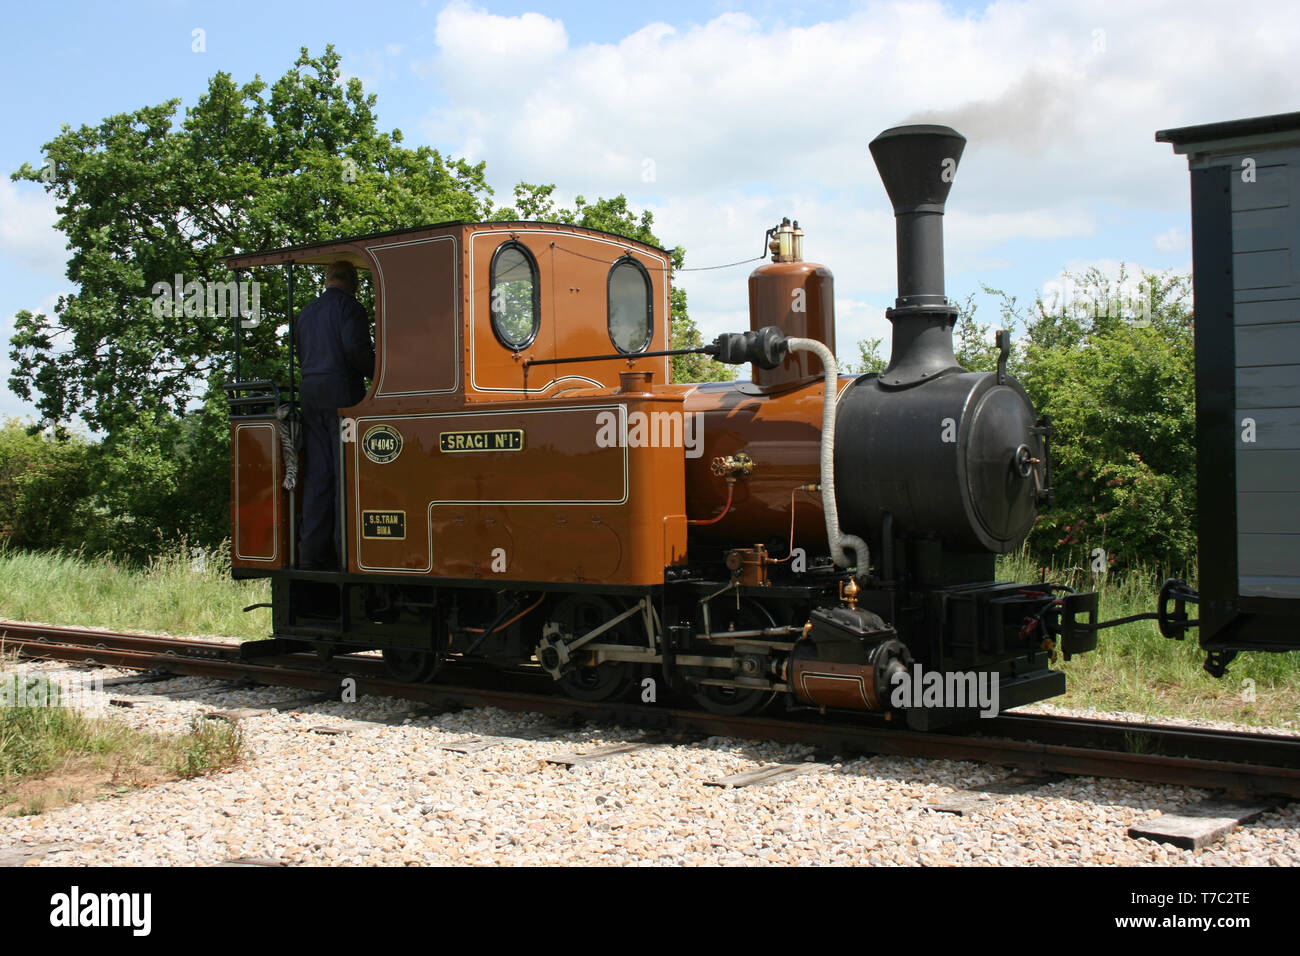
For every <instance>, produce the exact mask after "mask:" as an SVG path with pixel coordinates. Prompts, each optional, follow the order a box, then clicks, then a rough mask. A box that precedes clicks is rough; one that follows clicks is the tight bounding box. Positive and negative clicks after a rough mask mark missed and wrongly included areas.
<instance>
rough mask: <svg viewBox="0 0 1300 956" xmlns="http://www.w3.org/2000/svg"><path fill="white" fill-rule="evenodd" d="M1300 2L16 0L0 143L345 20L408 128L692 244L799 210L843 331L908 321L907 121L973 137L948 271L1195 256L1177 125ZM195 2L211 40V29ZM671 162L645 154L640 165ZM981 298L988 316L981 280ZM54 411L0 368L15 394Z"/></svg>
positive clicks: (730, 257)
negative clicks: (895, 315)
mask: <svg viewBox="0 0 1300 956" xmlns="http://www.w3.org/2000/svg"><path fill="white" fill-rule="evenodd" d="M1298 19H1300V17H1298V15H1297V14H1296V13H1295V12H1292V11H1290V10H1288V9H1285V8H1283V7H1282V6H1280V5H1275V4H1264V5H1260V6H1258V7H1257V8H1256V7H1253V6H1252V5H1251V4H1248V3H1239V4H1234V5H1233V7H1232V9H1231V10H1230V11H1225V9H1224V8H1223V7H1222V5H1219V4H1213V3H1209V2H1196V0H1182V2H1162V0H1157V2H1153V3H1147V4H1132V3H1119V2H1097V3H1091V4H1077V3H1076V4H1066V3H1050V2H1049V3H1042V2H1039V3H1016V2H1001V3H994V4H985V3H948V4H940V3H911V2H892V3H886V2H881V3H818V2H813V3H799V4H777V3H755V4H751V3H716V2H713V3H711V2H708V0H705V2H696V3H682V2H662V3H655V4H654V5H651V6H646V5H635V4H581V3H560V2H554V0H537V2H507V3H501V2H483V3H466V2H461V0H457V2H452V3H448V2H443V0H426V2H400V3H398V2H394V3H389V2H382V0H374V2H370V3H366V4H363V5H358V4H355V3H348V4H344V3H331V2H319V3H311V4H294V3H275V2H265V0H264V2H260V3H248V2H223V3H220V4H214V3H187V2H158V3H129V2H128V3H121V4H114V5H108V4H92V3H73V4H65V5H62V6H58V7H55V6H40V5H30V6H27V7H17V8H13V9H11V10H10V11H9V12H8V14H7V20H8V24H7V25H8V27H9V29H8V31H7V39H6V41H5V46H6V49H5V55H4V57H3V58H0V81H2V83H0V89H2V90H3V94H0V95H3V98H4V107H5V110H4V116H5V135H4V137H3V140H0V166H3V169H4V171H5V172H6V173H8V172H10V171H12V170H13V169H15V168H17V167H18V166H19V165H21V163H23V162H24V161H31V162H33V163H39V161H40V158H41V157H40V148H41V145H42V144H43V143H44V142H46V141H47V140H48V139H50V138H51V137H52V136H54V135H56V134H57V132H58V130H59V127H60V125H61V124H63V123H67V124H70V125H73V126H78V125H81V124H83V123H90V124H93V123H96V122H98V121H99V120H100V119H102V118H103V117H105V116H107V115H110V114H112V113H117V112H122V111H127V110H132V109H136V108H139V107H141V106H145V105H154V104H157V103H160V102H162V101H164V100H166V99H169V98H172V97H180V98H181V99H182V100H183V102H184V104H186V105H189V104H192V103H193V102H194V101H195V99H196V97H197V96H198V95H199V94H200V92H201V91H202V90H203V89H204V88H205V86H206V83H207V80H208V78H209V77H210V76H211V75H212V74H214V73H216V72H217V71H219V70H222V71H226V72H229V73H231V74H233V76H234V77H235V79H236V81H238V82H244V81H247V80H248V79H250V78H251V77H252V76H253V75H254V74H261V76H262V77H263V79H267V80H273V79H275V78H276V77H278V76H280V75H281V74H282V73H284V72H285V70H286V69H287V68H288V67H289V66H290V64H291V63H292V62H293V60H294V58H295V56H296V54H297V51H298V49H299V48H300V47H302V46H307V47H308V48H310V49H311V50H312V52H314V53H316V52H320V51H321V50H323V48H324V46H325V44H326V43H333V44H335V46H336V47H337V49H338V50H339V52H340V53H341V54H342V56H343V67H344V70H345V71H346V73H347V74H349V75H355V76H358V77H360V78H361V79H362V80H363V82H364V83H365V86H366V88H367V90H368V91H370V92H374V93H376V94H377V95H378V113H379V120H380V123H381V125H382V126H383V127H384V128H394V127H396V128H400V129H401V130H402V131H403V133H404V134H405V136H406V142H407V145H418V144H423V143H427V144H429V145H432V146H434V147H436V148H438V149H440V150H442V151H443V152H445V153H449V154H452V155H464V156H467V157H469V158H471V159H473V160H475V161H478V160H486V161H487V171H488V176H489V180H490V182H491V183H492V184H493V186H494V188H496V190H497V198H498V199H499V200H500V201H502V202H508V200H509V198H510V189H511V186H512V185H513V184H514V183H515V182H517V181H519V180H520V179H526V180H528V181H532V182H553V183H555V184H556V185H557V192H558V194H559V196H560V197H561V199H562V200H570V199H571V198H572V197H573V196H575V195H577V194H583V195H585V196H587V197H588V198H592V197H595V196H602V195H604V196H608V195H614V194H616V193H619V192H622V193H625V194H626V195H627V196H628V198H629V199H630V200H631V201H632V203H633V205H635V206H637V207H640V208H649V209H651V210H653V211H654V212H655V216H656V230H657V232H658V234H659V235H660V237H661V238H662V239H663V240H664V241H665V242H666V243H667V244H669V245H675V244H681V245H683V246H685V247H686V249H687V252H688V259H687V263H686V264H687V266H705V265H712V264H715V263H722V262H730V261H734V260H737V259H744V258H749V257H750V256H752V255H754V254H755V251H756V250H757V249H758V248H759V246H760V242H761V237H762V231H763V230H764V229H765V228H767V227H768V226H769V225H772V224H773V223H774V222H776V221H778V220H779V219H780V218H781V217H782V216H783V215H789V216H792V217H794V218H798V219H799V220H800V221H801V224H802V226H803V227H804V228H805V230H806V231H807V233H808V239H807V255H808V257H809V258H811V259H815V260H817V261H820V262H823V263H825V264H826V265H827V266H829V267H830V268H831V270H832V271H833V272H834V273H835V276H836V306H837V315H838V326H839V334H838V347H839V352H840V354H841V356H844V357H846V358H847V357H853V356H854V355H855V354H856V349H855V348H854V343H855V342H856V341H857V340H858V339H860V338H862V337H864V336H867V335H884V336H885V337H886V339H887V338H888V324H887V322H886V321H885V320H884V317H883V309H884V308H885V307H886V306H888V305H890V304H891V303H892V299H893V296H894V291H895V290H894V288H893V281H894V261H893V229H892V222H891V216H890V212H889V209H888V206H887V204H886V201H885V196H884V191H883V189H882V188H881V186H880V183H879V179H878V177H877V175H876V171H875V168H874V166H873V165H872V163H871V160H870V156H869V154H868V152H867V149H866V145H867V143H868V142H869V141H870V139H871V138H872V137H874V136H875V135H876V134H877V133H878V132H880V131H881V130H883V129H885V128H887V127H889V126H892V125H897V124H898V123H901V122H909V121H918V120H921V121H926V122H946V123H949V124H950V125H953V126H954V127H956V128H957V129H958V130H959V131H960V132H962V133H964V134H965V135H966V136H967V137H968V140H969V143H968V146H967V149H966V154H965V156H964V158H963V160H962V166H961V171H960V172H959V173H958V176H957V182H956V185H955V186H954V189H953V193H952V196H951V199H950V202H949V219H948V224H947V225H948V228H947V232H948V292H949V294H950V295H956V296H961V295H964V294H965V293H966V292H969V291H973V290H975V289H977V288H978V285H979V283H980V282H985V283H988V284H990V285H993V286H996V287H1000V288H1003V289H1006V290H1007V291H1009V292H1011V293H1013V294H1015V295H1017V296H1018V297H1019V298H1020V299H1021V300H1022V301H1031V300H1032V299H1033V297H1034V295H1035V293H1036V291H1039V290H1042V289H1043V288H1044V287H1045V285H1046V284H1049V283H1052V282H1053V281H1055V280H1057V279H1058V278H1059V275H1060V273H1061V271H1062V270H1063V269H1065V268H1070V269H1080V268H1083V267H1085V266H1086V265H1088V264H1094V263H1096V264H1099V265H1101V266H1102V267H1104V268H1107V269H1111V270H1113V269H1114V268H1115V267H1116V266H1117V264H1118V263H1119V262H1120V261H1125V262H1128V263H1130V264H1131V265H1133V266H1141V267H1146V268H1149V269H1155V270H1174V271H1183V272H1185V271H1188V270H1190V258H1191V254H1190V245H1189V233H1190V225H1189V212H1188V203H1187V193H1188V189H1187V173H1186V162H1185V160H1184V159H1183V158H1182V157H1178V156H1175V155H1174V154H1173V152H1172V150H1171V149H1170V148H1169V147H1168V146H1166V145H1161V144H1156V143H1155V142H1154V140H1153V134H1154V132H1155V130H1157V129H1160V128H1164V127H1169V126H1179V125H1186V124H1189V123H1197V122H1209V121H1214V120H1222V119H1231V118H1236V117H1241V116H1254V115H1261V114H1266V113H1275V112H1284V111H1287V110H1292V109H1296V108H1297V102H1296V99H1295V95H1294V91H1295V88H1296V84H1295V81H1294V79H1293V76H1294V70H1293V67H1292V65H1291V60H1292V56H1293V54H1294V51H1293V50H1292V49H1290V48H1288V42H1289V41H1293V40H1294V38H1295V37H1297V36H1300V29H1297V26H1300V23H1298V22H1297V21H1298ZM195 29H202V30H203V31H204V42H205V45H206V50H205V51H204V52H201V53H196V52H194V51H193V49H192V46H193V38H192V31H193V30H195ZM647 161H650V162H651V163H652V166H653V169H654V170H655V175H654V177H653V179H652V180H647V178H646V177H645V176H644V175H643V170H644V169H645V168H646V165H645V164H646V162H647ZM54 218H55V216H54V212H53V204H52V202H51V201H50V200H49V199H48V198H47V197H46V196H44V194H43V193H42V192H41V190H40V189H39V188H37V187H36V186H34V185H32V184H26V183H10V182H9V181H8V179H7V176H6V177H5V178H4V180H3V181H0V335H3V338H4V339H5V344H4V348H3V352H4V353H5V354H4V355H3V356H0V376H2V377H3V378H5V379H7V377H8V368H9V362H8V358H7V352H8V344H7V341H8V337H9V334H10V332H11V330H12V317H13V314H14V313H15V312H17V311H18V310H20V309H24V308H29V309H34V308H45V309H49V308H50V307H51V306H52V304H53V301H54V299H55V297H56V296H57V295H58V294H59V293H62V292H67V291H71V286H70V284H69V283H68V282H67V280H66V278H65V277H64V273H63V270H64V260H65V258H66V255H65V253H64V252H63V249H62V245H63V243H62V240H61V237H60V236H59V235H58V234H57V233H56V232H55V231H54V230H53V229H52V228H51V226H52V223H53V221H54ZM748 270H749V267H740V268H736V269H730V270H720V271H718V272H706V273H694V274H689V275H686V276H684V277H683V278H682V280H681V281H682V284H683V285H684V286H685V287H686V289H687V291H688V293H689V294H690V301H691V307H692V313H693V314H694V315H695V317H696V319H697V321H699V323H700V325H701V326H702V328H703V329H704V331H705V333H706V335H709V336H711V335H713V334H716V333H717V332H721V331H724V330H727V329H732V328H744V327H745V326H746V324H747V318H746V309H747V306H746V300H745V295H746V284H745V279H746V276H747V274H748ZM979 301H980V304H981V307H980V312H979V315H978V316H977V317H978V318H979V319H980V320H981V321H984V322H986V323H991V322H994V321H995V320H996V311H995V309H994V307H993V303H992V302H991V301H990V300H988V299H987V298H985V297H981V298H980V300H979ZM31 413H32V409H30V408H29V407H28V406H25V405H24V404H23V403H22V402H21V401H20V400H19V399H17V397H16V396H14V395H12V394H11V393H9V392H8V390H7V389H5V388H3V386H2V385H0V417H3V416H9V415H19V416H28V415H30V414H31Z"/></svg>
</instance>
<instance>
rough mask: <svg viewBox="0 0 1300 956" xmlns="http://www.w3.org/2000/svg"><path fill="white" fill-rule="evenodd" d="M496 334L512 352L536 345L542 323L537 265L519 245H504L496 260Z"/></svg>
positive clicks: (493, 278)
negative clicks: (535, 340)
mask: <svg viewBox="0 0 1300 956" xmlns="http://www.w3.org/2000/svg"><path fill="white" fill-rule="evenodd" d="M491 271H492V275H491V284H492V296H491V300H490V308H491V310H492V331H493V332H495V333H496V337H497V339H498V340H499V341H500V342H501V344H502V345H504V346H505V347H506V348H508V349H512V350H514V351H518V350H519V349H522V348H525V347H527V346H528V345H531V344H532V341H533V339H535V338H537V328H538V326H539V325H540V324H541V309H540V308H539V303H540V296H539V294H538V285H537V263H536V262H535V261H534V260H533V256H532V253H530V252H529V251H528V250H527V249H526V248H524V247H523V246H522V245H520V244H519V243H517V242H514V241H510V242H505V243H502V244H501V246H500V247H498V249H497V251H496V254H495V255H494V256H493V257H492V270H491Z"/></svg>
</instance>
